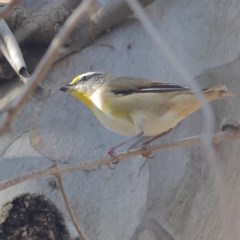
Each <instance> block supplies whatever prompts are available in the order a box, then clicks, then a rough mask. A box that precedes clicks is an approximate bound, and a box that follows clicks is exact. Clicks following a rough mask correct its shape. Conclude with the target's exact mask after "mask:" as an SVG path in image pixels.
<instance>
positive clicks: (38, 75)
mask: <svg viewBox="0 0 240 240" xmlns="http://www.w3.org/2000/svg"><path fill="white" fill-rule="evenodd" d="M93 2H94V0H86V1H84V2H83V3H81V4H80V5H79V6H78V7H77V8H76V10H75V11H74V12H73V14H72V15H71V16H70V17H69V18H68V19H67V20H66V22H65V23H64V25H63V27H62V28H61V30H60V31H59V33H58V34H57V35H56V37H55V38H54V39H53V41H52V43H51V45H50V46H49V48H48V50H47V52H46V53H45V54H44V56H43V58H42V59H41V61H40V63H39V64H38V66H37V68H36V70H35V71H34V73H33V75H32V79H31V80H30V81H28V83H27V85H26V88H25V89H24V91H23V93H22V94H21V96H20V98H19V100H17V101H16V102H15V103H14V104H13V106H12V107H11V108H10V109H8V111H7V114H6V116H5V120H4V121H3V124H2V126H1V127H0V136H1V135H2V134H4V133H5V132H6V131H8V130H9V128H10V125H11V123H12V121H13V119H14V118H15V116H16V115H17V113H18V112H19V110H20V109H21V108H22V107H23V106H24V104H25V102H26V101H27V100H28V98H29V96H30V95H31V94H32V92H33V91H34V89H35V88H36V86H37V84H38V82H40V80H42V78H43V77H44V76H45V75H46V73H47V72H48V70H49V69H50V67H51V65H52V63H53V60H54V59H55V58H56V56H57V55H58V51H59V49H60V47H61V46H62V45H63V44H64V42H65V41H66V40H67V37H68V36H69V34H70V33H71V31H72V30H73V28H74V26H75V25H76V24H77V23H78V22H79V20H80V19H81V18H82V17H83V16H84V15H85V14H86V13H87V11H88V9H89V8H90V6H91V4H92V3H93Z"/></svg>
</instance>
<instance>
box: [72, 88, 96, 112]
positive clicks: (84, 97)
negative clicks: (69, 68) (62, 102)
mask: <svg viewBox="0 0 240 240" xmlns="http://www.w3.org/2000/svg"><path fill="white" fill-rule="evenodd" d="M71 95H72V96H74V97H75V98H77V99H78V100H80V101H81V102H82V103H84V104H85V105H86V106H87V107H89V108H90V109H91V110H92V108H93V103H92V101H91V99H90V98H89V96H88V95H87V94H86V93H80V92H78V91H76V90H72V91H71Z"/></svg>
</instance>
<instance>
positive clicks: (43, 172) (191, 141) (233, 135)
mask: <svg viewBox="0 0 240 240" xmlns="http://www.w3.org/2000/svg"><path fill="white" fill-rule="evenodd" d="M202 137H203V136H202V135H198V136H193V137H188V138H184V139H181V140H179V141H177V142H170V143H164V144H160V145H153V146H152V147H151V150H152V152H162V151H166V150H170V149H175V148H180V147H186V146H191V145H196V144H199V143H201V142H202ZM208 137H209V138H210V139H212V143H213V144H217V143H219V142H221V141H224V140H235V139H239V138H240V133H239V131H237V132H229V131H223V132H218V133H215V134H209V135H208ZM148 151H149V149H146V148H145V147H140V148H136V149H132V150H129V151H126V152H122V153H118V154H116V155H117V157H118V158H119V161H123V160H125V159H128V158H132V157H136V156H142V155H144V154H146V153H148ZM113 160H114V158H112V157H103V158H100V159H96V160H94V161H92V162H84V163H77V164H71V165H68V166H61V167H57V168H56V164H54V165H53V166H51V167H48V168H44V169H40V170H36V171H32V172H30V173H27V174H25V175H23V176H20V177H16V178H13V179H11V180H6V181H4V182H1V183H0V191H2V190H4V189H7V188H9V187H12V186H15V185H17V184H20V183H23V182H26V181H29V180H32V179H36V178H39V177H43V176H48V175H54V176H56V175H57V174H61V175H63V174H66V173H70V172H76V171H80V170H90V169H93V168H96V167H100V166H103V165H108V164H111V162H112V161H113Z"/></svg>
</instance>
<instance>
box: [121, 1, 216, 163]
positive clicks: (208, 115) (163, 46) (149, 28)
mask: <svg viewBox="0 0 240 240" xmlns="http://www.w3.org/2000/svg"><path fill="white" fill-rule="evenodd" d="M125 1H126V2H127V3H128V5H129V6H130V7H131V9H132V10H133V12H134V13H135V15H136V16H137V18H138V19H139V21H140V23H141V24H142V26H143V28H144V30H145V31H146V33H147V34H148V35H149V36H150V37H151V39H152V40H153V42H154V43H155V45H156V47H157V49H158V50H159V52H160V53H161V54H163V55H164V56H165V57H166V58H167V60H168V62H169V64H170V65H171V67H172V68H173V69H174V70H175V71H177V73H178V74H179V75H180V76H181V77H182V79H183V81H185V82H186V83H187V84H188V85H189V86H190V87H191V89H192V90H193V91H194V93H195V95H196V98H197V99H198V101H199V102H200V103H201V105H204V106H203V107H202V108H201V109H202V112H203V116H204V118H205V123H206V124H204V129H203V130H204V131H203V132H205V133H211V132H212V130H213V125H214V121H213V119H214V118H213V112H212V109H211V107H210V105H209V104H206V103H207V102H206V99H205V97H204V95H203V93H202V91H201V88H200V86H199V84H198V83H197V82H195V81H193V79H194V77H193V75H192V74H191V73H190V71H188V70H187V69H186V68H185V67H184V66H183V65H182V63H181V61H180V60H178V58H177V56H176V55H175V54H174V53H173V51H172V50H171V48H170V47H169V46H168V44H167V42H166V41H165V40H164V39H163V38H162V36H160V34H159V32H158V30H157V29H156V28H155V27H154V26H153V24H152V23H151V21H150V18H149V17H148V16H147V14H146V12H145V11H144V9H143V8H142V6H141V5H140V4H139V2H137V1H136V0H125ZM203 136H206V135H205V134H204V135H203ZM203 145H204V147H205V149H206V153H207V156H208V158H209V159H213V160H214V159H215V151H214V149H213V147H212V145H211V139H208V138H205V139H204V141H203Z"/></svg>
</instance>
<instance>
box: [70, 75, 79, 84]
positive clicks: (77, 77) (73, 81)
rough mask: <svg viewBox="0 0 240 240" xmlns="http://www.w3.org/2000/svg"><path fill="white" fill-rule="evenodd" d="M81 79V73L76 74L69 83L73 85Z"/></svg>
mask: <svg viewBox="0 0 240 240" xmlns="http://www.w3.org/2000/svg"><path fill="white" fill-rule="evenodd" d="M79 79H81V75H78V76H76V77H75V78H74V79H73V80H72V81H71V82H70V83H69V84H68V85H73V84H74V83H76V82H78V81H79Z"/></svg>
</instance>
